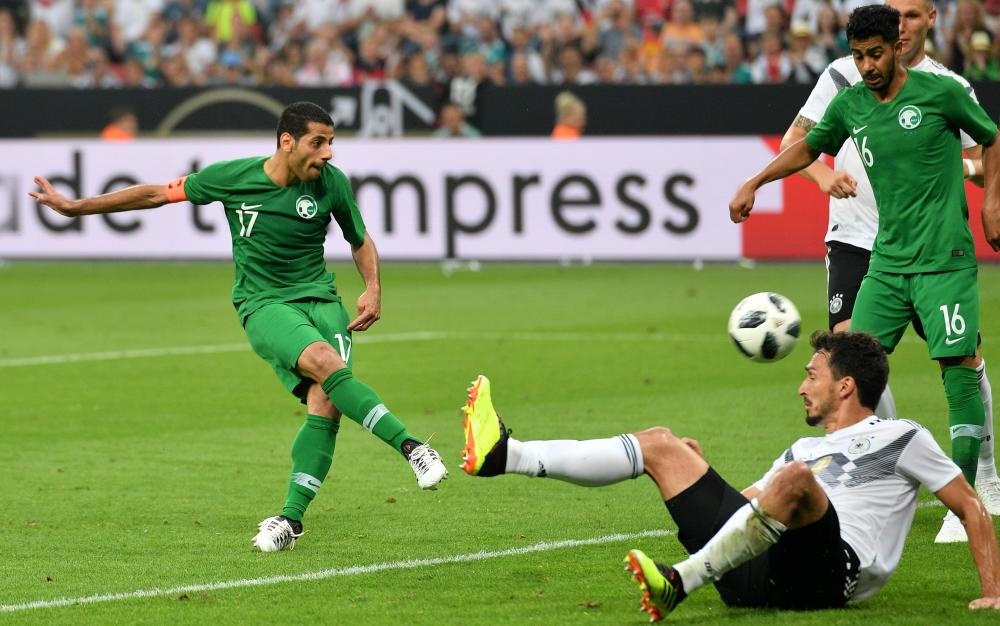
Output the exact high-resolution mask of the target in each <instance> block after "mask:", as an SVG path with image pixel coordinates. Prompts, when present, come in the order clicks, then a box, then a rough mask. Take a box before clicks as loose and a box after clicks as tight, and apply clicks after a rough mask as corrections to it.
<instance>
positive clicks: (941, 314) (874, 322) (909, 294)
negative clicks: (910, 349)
mask: <svg viewBox="0 0 1000 626" xmlns="http://www.w3.org/2000/svg"><path fill="white" fill-rule="evenodd" d="M978 274H979V270H978V268H976V267H970V268H966V269H961V270H954V271H950V272H935V273H930V274H890V273H887V272H879V271H876V270H869V271H868V274H867V275H866V276H865V279H864V280H863V281H862V282H861V289H860V290H859V291H858V298H857V302H856V304H855V305H854V314H853V316H852V317H851V330H852V331H854V332H862V333H869V334H871V335H873V336H874V337H875V338H876V339H878V340H879V343H881V344H882V347H884V348H885V350H886V352H892V351H893V350H894V349H895V348H896V345H897V344H898V343H899V340H900V338H901V337H902V336H903V332H904V331H906V327H907V325H909V323H910V322H911V321H913V320H914V319H919V320H920V323H921V324H922V325H923V328H924V333H925V335H926V337H927V351H928V352H929V353H930V355H931V358H932V359H942V358H946V357H963V356H973V355H975V354H976V344H977V342H978V338H979V284H978V282H977V281H978Z"/></svg>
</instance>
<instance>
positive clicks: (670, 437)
mask: <svg viewBox="0 0 1000 626" xmlns="http://www.w3.org/2000/svg"><path fill="white" fill-rule="evenodd" d="M635 438H636V439H637V440H638V441H639V447H640V448H641V449H642V454H643V458H653V457H658V456H662V455H663V454H666V453H669V451H670V448H671V447H672V446H673V445H675V444H681V440H680V439H678V438H677V437H676V436H675V435H674V433H673V432H672V431H671V430H670V429H669V428H665V427H663V426H655V427H653V428H649V429H646V430H643V431H641V432H638V433H635ZM681 445H683V444H681Z"/></svg>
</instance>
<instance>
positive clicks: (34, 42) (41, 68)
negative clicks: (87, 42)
mask: <svg viewBox="0 0 1000 626" xmlns="http://www.w3.org/2000/svg"><path fill="white" fill-rule="evenodd" d="M63 47H64V44H63V42H62V40H61V39H59V38H58V37H53V36H52V32H51V31H50V30H49V25H48V24H47V23H46V22H43V21H37V22H31V23H30V24H28V29H27V33H26V35H25V46H24V53H23V54H22V55H21V57H20V59H18V62H17V70H18V72H19V73H20V74H21V75H22V76H23V77H24V79H25V80H26V81H28V83H29V84H30V83H32V82H33V79H40V80H42V81H44V80H45V77H46V75H47V74H48V73H49V72H50V70H51V69H52V64H53V62H54V60H55V58H56V57H57V56H58V55H59V53H60V52H62V49H63Z"/></svg>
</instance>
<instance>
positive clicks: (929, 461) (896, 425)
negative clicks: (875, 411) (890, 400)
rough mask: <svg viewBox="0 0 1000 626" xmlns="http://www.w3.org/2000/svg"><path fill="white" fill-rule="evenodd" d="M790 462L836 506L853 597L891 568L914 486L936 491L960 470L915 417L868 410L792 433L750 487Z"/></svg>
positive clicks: (909, 517) (912, 507)
mask: <svg viewBox="0 0 1000 626" xmlns="http://www.w3.org/2000/svg"><path fill="white" fill-rule="evenodd" d="M792 461H802V462H803V463H805V464H806V465H808V466H809V467H810V468H811V469H812V471H813V474H814V475H815V476H816V480H817V481H818V482H819V484H820V486H822V487H823V491H825V492H826V495H827V497H828V498H829V499H830V502H831V503H832V504H833V508H834V509H835V510H836V511H837V517H838V518H839V519H840V536H841V537H842V538H843V540H844V541H846V542H847V543H848V545H850V546H851V547H852V548H854V552H855V553H856V554H857V555H858V560H859V561H860V565H861V573H860V576H859V579H858V586H857V588H856V589H855V591H854V595H853V596H852V598H851V599H852V600H863V599H864V598H867V597H868V596H871V595H872V594H874V593H875V592H876V591H878V590H879V589H881V588H882V586H883V585H885V583H886V582H887V581H888V580H889V577H890V576H892V574H893V572H895V571H896V566H897V565H899V557H900V555H901V554H902V552H903V543H904V542H905V540H906V535H907V533H908V532H909V531H910V525H911V524H912V523H913V516H914V513H915V512H916V510H917V492H918V491H919V489H920V485H921V484H923V485H925V486H926V487H927V488H928V489H929V490H930V491H931V492H932V493H933V492H937V491H938V490H940V489H941V488H943V487H944V486H945V485H947V484H948V483H950V482H951V481H952V480H954V479H955V477H956V476H959V475H960V474H961V473H962V472H961V470H959V469H958V466H957V465H955V463H954V462H952V460H951V459H949V458H948V456H947V455H946V454H945V453H944V452H943V451H942V450H941V446H939V445H938V444H937V442H936V441H934V437H932V436H931V434H930V432H928V431H927V430H925V429H924V428H923V427H922V426H920V425H919V424H917V423H916V422H911V421H910V420H880V419H878V418H877V417H875V416H874V415H873V416H871V417H870V418H868V419H866V420H864V421H862V422H858V423H857V424H854V425H853V426H849V427H847V428H842V429H840V430H838V431H837V432H834V433H831V434H829V435H826V436H825V437H807V438H804V439H799V440H798V441H796V442H795V443H794V444H792V447H791V448H789V449H788V450H786V451H785V453H784V454H783V455H782V456H780V457H778V459H777V460H776V461H775V462H774V465H773V466H772V467H771V469H770V470H769V471H768V472H767V474H765V475H764V477H763V478H761V479H760V480H759V481H757V482H756V483H755V484H754V486H755V487H757V488H758V489H764V487H765V486H766V485H767V481H768V480H770V479H771V476H773V475H774V472H775V471H777V470H778V469H779V468H781V467H782V466H784V465H786V464H788V463H791V462H792Z"/></svg>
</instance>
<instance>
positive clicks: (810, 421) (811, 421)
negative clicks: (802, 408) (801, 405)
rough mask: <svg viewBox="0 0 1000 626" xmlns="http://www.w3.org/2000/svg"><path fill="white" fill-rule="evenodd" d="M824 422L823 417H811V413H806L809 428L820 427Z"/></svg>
mask: <svg viewBox="0 0 1000 626" xmlns="http://www.w3.org/2000/svg"><path fill="white" fill-rule="evenodd" d="M822 421H823V416H821V415H809V411H806V424H807V425H809V426H818V425H819V424H820V423H821V422H822Z"/></svg>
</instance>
